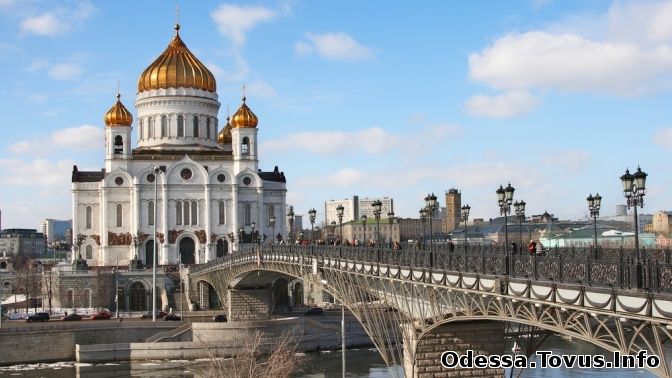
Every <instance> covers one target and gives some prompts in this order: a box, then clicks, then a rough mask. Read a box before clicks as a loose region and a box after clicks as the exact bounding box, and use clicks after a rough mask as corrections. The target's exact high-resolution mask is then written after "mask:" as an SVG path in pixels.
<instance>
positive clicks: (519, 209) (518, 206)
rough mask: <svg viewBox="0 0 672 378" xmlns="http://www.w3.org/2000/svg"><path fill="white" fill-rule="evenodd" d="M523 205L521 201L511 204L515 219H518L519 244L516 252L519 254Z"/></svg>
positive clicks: (523, 216) (523, 214)
mask: <svg viewBox="0 0 672 378" xmlns="http://www.w3.org/2000/svg"><path fill="white" fill-rule="evenodd" d="M525 205H526V203H525V201H523V200H520V202H518V201H516V202H515V203H514V204H513V207H514V208H515V210H516V218H518V239H519V240H518V242H519V243H520V244H519V245H518V250H519V251H520V252H522V250H523V221H524V220H525ZM519 251H516V252H519Z"/></svg>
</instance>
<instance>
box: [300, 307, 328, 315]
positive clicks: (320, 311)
mask: <svg viewBox="0 0 672 378" xmlns="http://www.w3.org/2000/svg"><path fill="white" fill-rule="evenodd" d="M322 314H324V310H323V309H322V307H313V308H311V309H310V310H308V311H306V313H305V314H304V315H306V316H313V315H322Z"/></svg>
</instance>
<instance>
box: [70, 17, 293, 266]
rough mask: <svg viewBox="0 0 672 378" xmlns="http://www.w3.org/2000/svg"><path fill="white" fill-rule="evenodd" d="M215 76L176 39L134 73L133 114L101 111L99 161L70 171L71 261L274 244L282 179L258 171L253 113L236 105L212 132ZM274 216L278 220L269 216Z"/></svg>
mask: <svg viewBox="0 0 672 378" xmlns="http://www.w3.org/2000/svg"><path fill="white" fill-rule="evenodd" d="M219 107H220V103H219V101H218V96H217V84H216V82H215V77H214V75H213V74H212V72H210V70H208V68H207V67H206V66H205V65H204V64H203V63H201V62H200V61H199V60H198V58H196V56H195V55H194V54H193V53H192V52H191V51H189V49H188V48H187V46H186V45H185V43H184V42H183V41H182V39H181V38H180V26H179V25H176V26H175V36H174V37H173V39H172V41H170V44H169V45H168V47H167V48H166V49H165V51H163V53H162V54H161V55H160V56H159V57H158V58H156V60H155V61H154V62H152V63H151V64H150V65H149V67H147V68H146V69H145V70H144V72H143V73H142V74H141V75H140V78H139V80H138V93H137V95H136V99H135V109H136V112H137V116H136V119H135V136H136V138H137V146H136V147H135V148H133V147H132V135H133V134H132V131H133V129H134V127H133V116H132V115H131V112H129V111H128V109H127V108H126V107H125V106H124V104H123V103H122V102H121V96H120V95H119V94H117V101H116V103H115V104H114V105H113V106H112V108H111V109H110V110H109V111H108V112H107V113H106V114H105V117H104V120H105V167H104V168H103V169H101V170H100V171H80V170H78V168H77V166H74V167H73V171H72V229H73V241H74V242H73V244H74V245H73V253H72V260H73V262H74V261H75V260H77V259H80V261H81V259H84V260H86V263H87V265H89V266H105V265H127V264H130V263H131V262H136V263H137V262H142V264H144V265H153V264H154V260H153V256H154V255H153V250H154V248H155V245H156V251H157V254H156V256H157V260H158V261H157V263H158V264H160V265H171V264H180V263H182V264H201V263H204V262H207V261H209V260H212V259H215V258H217V257H222V256H224V255H226V254H228V253H234V252H235V251H236V249H237V247H238V245H239V244H240V243H243V242H252V241H256V242H260V243H270V242H272V241H279V240H281V239H282V238H283V235H285V234H286V230H285V222H284V219H285V207H286V203H285V195H286V180H285V176H284V173H282V172H280V171H279V170H278V168H277V166H276V167H275V169H274V170H273V171H270V172H262V170H261V169H259V168H258V166H259V160H258V139H257V131H258V118H257V116H256V115H255V114H254V113H253V112H252V110H251V109H250V107H249V106H248V105H247V104H246V98H245V97H243V99H242V104H241V105H240V107H239V108H238V110H237V111H236V112H235V114H233V116H232V117H230V118H228V117H227V123H226V125H225V126H224V127H223V128H222V129H221V130H219V122H218V117H217V115H218V111H219ZM276 220H277V222H276Z"/></svg>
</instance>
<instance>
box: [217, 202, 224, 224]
mask: <svg viewBox="0 0 672 378" xmlns="http://www.w3.org/2000/svg"><path fill="white" fill-rule="evenodd" d="M225 215H226V214H225V213H224V201H219V222H218V223H219V224H224V221H225V220H226V218H225V217H224V216H225Z"/></svg>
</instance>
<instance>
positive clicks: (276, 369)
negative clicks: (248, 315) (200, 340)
mask: <svg viewBox="0 0 672 378" xmlns="http://www.w3.org/2000/svg"><path fill="white" fill-rule="evenodd" d="M237 340H238V339H237ZM297 345H298V340H296V339H295V337H294V336H293V335H292V332H291V331H288V332H285V333H283V334H282V335H280V336H276V337H269V335H268V334H266V333H264V332H261V331H258V330H257V331H254V332H249V333H248V334H247V336H246V337H244V338H243V341H242V345H234V348H235V347H237V348H236V349H239V352H238V353H236V356H235V357H233V358H229V359H223V358H218V357H217V356H216V355H215V353H214V352H213V351H212V350H210V349H208V352H209V354H210V358H209V359H208V362H207V363H206V364H205V366H204V367H203V368H202V371H201V372H200V373H202V375H203V376H206V377H217V378H229V377H231V378H253V377H255V378H256V377H278V378H287V377H290V376H291V375H292V374H294V373H296V372H298V371H300V370H301V365H302V363H303V357H302V356H300V355H299V354H297V353H296V347H297ZM234 353H235V352H234Z"/></svg>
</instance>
